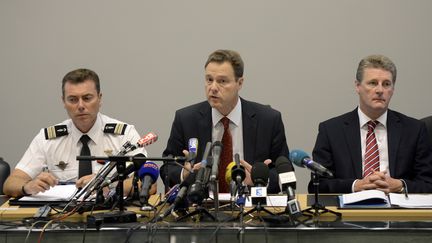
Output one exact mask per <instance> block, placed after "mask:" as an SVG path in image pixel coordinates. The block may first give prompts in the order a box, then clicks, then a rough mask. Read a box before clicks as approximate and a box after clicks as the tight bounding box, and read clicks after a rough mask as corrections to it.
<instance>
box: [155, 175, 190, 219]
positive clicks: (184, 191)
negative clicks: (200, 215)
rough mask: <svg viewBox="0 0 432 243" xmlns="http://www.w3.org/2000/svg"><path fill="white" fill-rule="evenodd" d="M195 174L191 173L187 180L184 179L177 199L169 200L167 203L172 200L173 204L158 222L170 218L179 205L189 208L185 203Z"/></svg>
mask: <svg viewBox="0 0 432 243" xmlns="http://www.w3.org/2000/svg"><path fill="white" fill-rule="evenodd" d="M195 176H196V174H195V173H190V174H189V175H188V176H187V177H186V179H184V180H183V181H182V183H180V185H179V186H178V188H179V189H178V192H177V195H176V197H175V199H174V200H173V199H172V197H170V198H168V199H167V202H169V201H170V200H173V203H172V204H171V206H170V207H169V208H167V209H166V210H165V212H164V213H162V214H160V215H159V216H158V217H157V218H156V219H155V221H156V222H158V221H160V220H162V219H163V218H165V217H166V216H168V215H169V214H170V213H171V211H172V210H175V209H176V208H178V207H179V205H181V203H184V205H185V207H187V202H185V197H186V194H187V190H188V188H189V186H190V185H191V184H192V183H193V182H194V181H195Z"/></svg>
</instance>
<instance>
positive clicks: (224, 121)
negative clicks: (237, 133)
mask: <svg viewBox="0 0 432 243" xmlns="http://www.w3.org/2000/svg"><path fill="white" fill-rule="evenodd" d="M220 121H221V122H222V124H223V126H224V129H225V130H227V129H228V128H229V122H230V119H229V118H228V117H226V116H224V117H223V118H222V119H221V120H220Z"/></svg>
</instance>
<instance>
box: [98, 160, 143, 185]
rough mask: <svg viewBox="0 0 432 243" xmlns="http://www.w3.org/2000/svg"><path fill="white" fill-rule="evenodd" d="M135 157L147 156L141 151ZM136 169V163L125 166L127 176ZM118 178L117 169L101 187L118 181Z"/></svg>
mask: <svg viewBox="0 0 432 243" xmlns="http://www.w3.org/2000/svg"><path fill="white" fill-rule="evenodd" d="M133 157H146V156H145V155H144V154H142V153H139V154H136V155H134V156H133ZM135 170H136V169H135V165H134V163H127V165H126V168H125V176H126V177H127V176H128V175H130V174H132V173H133V172H134V171H135ZM118 180H119V177H118V172H117V171H116V172H114V173H113V174H112V176H111V178H109V179H106V180H105V181H104V182H103V183H102V185H101V186H100V187H101V188H103V187H106V186H108V185H109V184H111V183H113V182H116V181H118Z"/></svg>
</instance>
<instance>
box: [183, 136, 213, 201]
mask: <svg viewBox="0 0 432 243" xmlns="http://www.w3.org/2000/svg"><path fill="white" fill-rule="evenodd" d="M211 147H212V143H211V142H207V144H206V147H205V149H204V155H203V159H202V161H201V168H200V169H199V170H198V173H197V174H196V178H195V182H194V183H193V184H192V185H191V187H190V188H189V191H188V194H187V196H188V198H189V200H190V201H191V202H192V203H197V204H199V203H201V202H202V201H203V200H204V198H205V197H206V194H205V191H204V188H203V185H204V184H205V182H206V178H205V174H206V171H207V170H208V168H207V162H208V161H207V160H208V157H209V153H210V149H211Z"/></svg>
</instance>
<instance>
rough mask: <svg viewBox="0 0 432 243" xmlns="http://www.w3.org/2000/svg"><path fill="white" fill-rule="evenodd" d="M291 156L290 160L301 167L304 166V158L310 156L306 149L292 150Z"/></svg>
mask: <svg viewBox="0 0 432 243" xmlns="http://www.w3.org/2000/svg"><path fill="white" fill-rule="evenodd" d="M289 157H290V160H291V161H292V162H293V163H294V164H295V165H297V166H299V167H304V165H303V159H305V158H310V157H309V155H308V154H307V153H306V152H305V151H303V150H299V149H295V150H293V151H291V152H290V154H289Z"/></svg>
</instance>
